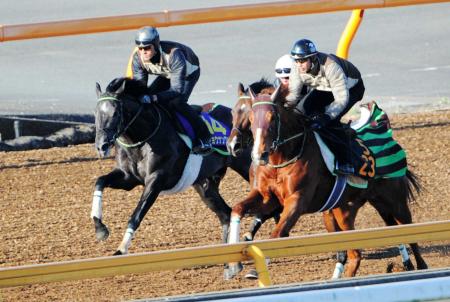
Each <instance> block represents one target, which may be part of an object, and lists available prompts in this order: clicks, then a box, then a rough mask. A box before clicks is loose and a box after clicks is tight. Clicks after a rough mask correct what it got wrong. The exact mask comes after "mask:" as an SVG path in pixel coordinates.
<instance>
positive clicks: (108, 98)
mask: <svg viewBox="0 0 450 302" xmlns="http://www.w3.org/2000/svg"><path fill="white" fill-rule="evenodd" d="M103 101H114V102H117V103H118V104H119V113H120V121H119V126H118V127H117V130H116V132H115V133H114V135H113V136H112V138H111V139H110V140H109V141H108V144H111V145H112V144H113V143H114V142H115V141H117V143H119V145H121V146H123V147H125V148H135V147H140V146H142V145H143V144H144V143H145V142H147V141H148V140H149V139H150V138H152V137H153V136H154V135H155V134H156V132H157V131H158V130H159V127H160V126H161V113H160V112H159V110H158V108H155V109H156V112H157V114H158V125H157V126H156V128H155V130H153V132H152V133H150V135H149V136H148V137H147V138H146V139H145V140H143V141H139V142H137V143H134V144H127V143H125V142H123V141H122V140H121V139H120V136H121V135H122V134H123V133H125V132H126V131H127V129H128V128H129V127H130V126H131V125H132V124H133V123H134V121H135V120H136V119H137V117H138V116H139V115H140V114H141V112H142V110H143V109H144V107H143V104H141V105H140V106H139V109H138V111H137V112H136V114H135V115H134V116H133V118H132V119H131V120H130V121H129V122H128V124H127V125H126V126H125V127H122V126H123V124H124V122H123V101H120V100H119V99H118V98H116V97H112V96H105V97H101V98H99V99H98V100H97V102H103ZM153 107H154V106H152V108H153ZM100 130H102V131H104V130H103V129H100Z"/></svg>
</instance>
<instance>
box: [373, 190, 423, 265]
mask: <svg viewBox="0 0 450 302" xmlns="http://www.w3.org/2000/svg"><path fill="white" fill-rule="evenodd" d="M369 202H370V204H372V206H373V207H374V208H375V209H376V210H377V211H378V213H379V214H380V216H381V218H382V219H383V220H384V222H385V223H386V225H387V226H394V225H400V224H410V223H412V217H411V211H410V210H409V207H408V203H407V200H406V199H404V200H403V201H401V200H398V199H396V200H392V201H389V199H388V197H387V196H386V195H385V196H384V199H383V198H380V200H376V201H373V202H372V201H369ZM389 202H391V203H390V206H389ZM388 208H391V209H393V210H391V211H388V210H387V209H388ZM409 246H410V247H411V250H412V252H413V254H414V258H415V259H416V264H417V269H427V268H428V265H427V264H426V262H425V260H424V259H423V258H422V255H421V253H420V248H419V245H418V244H417V243H410V244H409ZM398 249H399V252H400V255H401V256H402V261H403V266H404V267H405V269H406V270H414V265H413V264H412V262H411V260H410V259H409V255H408V251H407V250H406V247H405V246H404V245H403V244H401V245H400V246H399V247H398Z"/></svg>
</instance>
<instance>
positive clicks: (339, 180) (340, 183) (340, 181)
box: [319, 175, 347, 212]
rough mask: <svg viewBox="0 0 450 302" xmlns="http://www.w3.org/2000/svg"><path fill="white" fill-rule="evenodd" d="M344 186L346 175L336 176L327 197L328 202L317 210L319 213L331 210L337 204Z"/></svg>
mask: <svg viewBox="0 0 450 302" xmlns="http://www.w3.org/2000/svg"><path fill="white" fill-rule="evenodd" d="M346 184H347V176H346V175H337V176H336V182H335V183H334V186H333V190H331V194H330V196H329V197H328V200H327V201H326V202H325V204H324V205H323V207H322V208H321V209H320V210H319V212H324V211H328V210H331V209H333V208H334V207H335V206H336V205H337V203H338V202H339V200H340V199H341V196H342V193H344V190H345V186H346Z"/></svg>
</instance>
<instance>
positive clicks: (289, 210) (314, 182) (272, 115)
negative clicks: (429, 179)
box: [227, 89, 427, 277]
mask: <svg viewBox="0 0 450 302" xmlns="http://www.w3.org/2000/svg"><path fill="white" fill-rule="evenodd" d="M248 101H250V102H251V107H252V109H251V111H250V112H249V121H250V124H251V132H252V135H253V138H254V145H253V149H252V158H253V165H254V166H256V169H255V173H254V175H250V184H251V185H252V188H251V191H250V193H249V195H248V196H247V198H245V199H244V200H243V201H241V202H240V203H238V204H236V205H235V206H234V207H233V210H232V216H231V224H230V235H229V242H230V243H233V242H236V238H238V234H239V221H240V219H241V218H242V217H243V216H245V215H247V214H248V215H270V213H273V212H274V211H275V210H277V209H280V208H282V209H283V210H282V213H281V218H280V221H279V222H278V223H277V225H276V227H275V229H274V230H273V231H272V233H271V236H270V237H271V238H279V237H287V236H288V235H289V231H290V230H291V229H292V227H293V226H294V225H295V223H296V222H297V220H298V219H299V217H300V216H301V215H303V214H306V213H314V212H317V211H319V210H321V209H322V207H323V205H324V201H325V200H327V199H328V197H329V194H330V192H331V191H332V188H333V185H334V183H335V177H334V176H333V175H332V174H331V173H330V172H329V170H328V169H327V167H326V165H325V162H324V160H323V159H322V156H321V152H320V147H319V145H318V143H317V141H316V138H315V135H314V134H313V132H312V131H311V130H310V129H309V128H308V120H307V118H306V117H305V116H299V115H297V114H293V113H292V111H288V110H286V109H285V108H284V107H283V98H282V97H279V96H278V93H277V92H275V93H274V94H273V95H272V96H270V95H268V94H267V95H265V94H259V95H255V94H254V93H253V92H252V91H251V89H250V99H249V100H248ZM282 138H284V139H282ZM413 189H416V191H417V192H419V190H420V185H419V183H418V181H417V178H416V177H415V175H414V174H413V173H412V172H411V171H409V170H408V171H407V172H406V174H405V175H404V176H402V177H397V178H375V179H371V180H369V181H368V186H367V188H366V189H359V188H354V187H350V186H348V187H346V188H345V190H344V192H343V193H342V195H341V198H340V199H339V203H338V204H337V205H334V208H333V209H332V212H327V214H326V215H329V216H328V217H327V219H325V223H326V226H327V230H335V231H341V230H343V231H345V230H352V229H354V222H355V217H356V214H357V211H358V210H359V209H360V208H361V206H363V205H364V204H365V202H366V201H369V203H370V204H371V205H372V206H373V207H374V208H375V209H376V210H377V211H378V212H379V213H380V215H381V217H382V218H383V220H384V221H385V223H386V224H387V225H397V224H408V223H411V222H412V219H411V213H410V210H409V208H408V201H409V200H411V199H413V198H414V196H413ZM274 197H275V198H274ZM230 239H231V240H230ZM410 247H411V249H412V252H413V254H414V256H415V259H416V263H417V268H418V269H426V268H427V264H426V263H425V261H424V260H423V258H422V256H421V254H420V251H419V247H418V245H417V243H411V244H410ZM347 255H348V259H349V264H348V266H347V268H346V271H345V276H347V277H351V276H354V275H355V274H356V271H357V269H358V267H359V264H360V261H361V253H360V251H359V250H349V251H347ZM239 270H240V267H239V266H238V265H234V264H232V266H231V267H230V271H229V272H227V274H228V276H230V277H231V276H233V275H234V274H236V273H237V272H238V271H239Z"/></svg>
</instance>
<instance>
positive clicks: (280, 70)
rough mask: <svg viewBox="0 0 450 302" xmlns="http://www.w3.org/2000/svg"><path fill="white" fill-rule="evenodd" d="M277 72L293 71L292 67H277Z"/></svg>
mask: <svg viewBox="0 0 450 302" xmlns="http://www.w3.org/2000/svg"><path fill="white" fill-rule="evenodd" d="M275 72H276V73H291V69H290V68H277V69H275Z"/></svg>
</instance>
